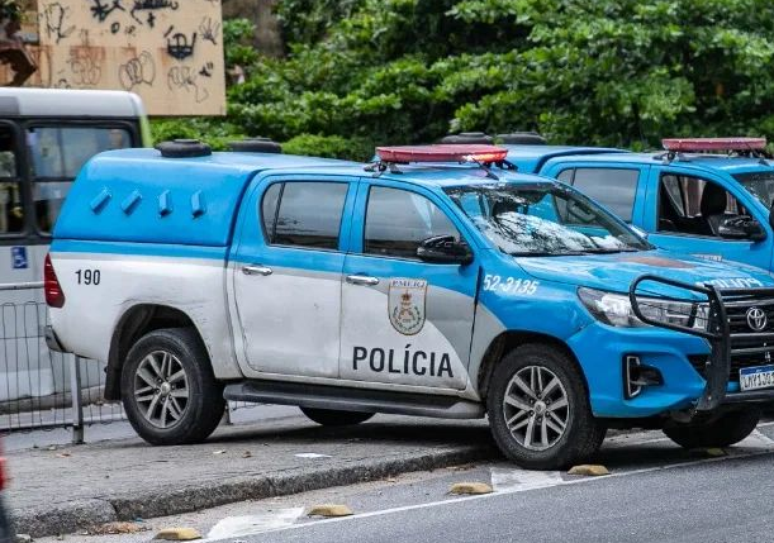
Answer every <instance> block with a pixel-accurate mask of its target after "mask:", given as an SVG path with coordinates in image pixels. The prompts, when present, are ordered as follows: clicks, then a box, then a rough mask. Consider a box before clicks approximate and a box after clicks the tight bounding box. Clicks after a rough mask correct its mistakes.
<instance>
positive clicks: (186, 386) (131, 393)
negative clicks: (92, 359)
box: [121, 328, 226, 445]
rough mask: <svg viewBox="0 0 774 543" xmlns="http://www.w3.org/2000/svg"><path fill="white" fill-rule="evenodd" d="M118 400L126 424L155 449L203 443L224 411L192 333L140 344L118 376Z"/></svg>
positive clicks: (161, 335) (167, 333)
mask: <svg viewBox="0 0 774 543" xmlns="http://www.w3.org/2000/svg"><path fill="white" fill-rule="evenodd" d="M121 397H122V401H123V404H124V410H125V411H126V414H127V416H128V418H129V422H130V423H131V424H132V426H133V427H134V429H135V430H136V431H137V433H138V434H139V435H140V437H142V438H143V439H144V440H145V441H147V442H148V443H151V444H153V445H180V444H184V443H197V442H200V441H204V440H205V439H207V437H209V435H210V434H211V433H212V432H213V431H214V430H215V428H217V426H218V423H219V422H220V420H221V418H222V417H223V412H224V410H225V408H226V402H225V400H224V399H223V387H222V385H220V384H219V383H218V382H217V381H216V380H215V377H214V375H213V373H212V367H211V365H210V359H209V356H207V351H206V350H205V348H204V345H202V342H201V339H200V338H199V336H198V335H197V334H196V332H195V331H194V330H192V329H190V328H169V329H164V330H155V331H153V332H150V333H148V334H146V335H145V336H143V337H142V338H140V340H139V341H138V342H137V343H135V345H134V346H133V347H132V349H131V350H130V351H129V355H128V356H127V359H126V362H125V363H124V367H123V369H122V371H121Z"/></svg>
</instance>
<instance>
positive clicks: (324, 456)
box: [296, 453, 330, 459]
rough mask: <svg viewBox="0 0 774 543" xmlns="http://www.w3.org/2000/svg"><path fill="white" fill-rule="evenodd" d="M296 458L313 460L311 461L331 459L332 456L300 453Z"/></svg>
mask: <svg viewBox="0 0 774 543" xmlns="http://www.w3.org/2000/svg"><path fill="white" fill-rule="evenodd" d="M296 458H311V459H317V458H330V455H328V454H319V453H299V454H297V455H296Z"/></svg>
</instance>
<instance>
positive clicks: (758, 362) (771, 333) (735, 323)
mask: <svg viewBox="0 0 774 543" xmlns="http://www.w3.org/2000/svg"><path fill="white" fill-rule="evenodd" d="M723 305H724V306H725V308H726V317H727V318H728V327H729V334H730V335H729V341H730V345H729V346H730V349H731V361H730V366H731V372H730V374H729V380H730V381H738V380H739V369H740V368H749V367H753V366H766V365H769V364H774V298H772V297H771V294H770V292H769V293H767V296H766V297H765V298H761V297H760V295H758V296H756V295H744V296H733V295H731V296H724V298H723ZM755 308H757V309H760V312H759V313H758V314H757V315H758V317H760V316H761V315H764V316H765V325H764V326H763V327H762V328H760V329H755V328H753V326H751V322H750V320H752V324H755V322H756V320H755V319H748V312H749V311H750V310H751V309H755ZM758 322H760V320H759V321H758ZM688 358H689V361H690V362H691V365H692V366H693V367H694V369H696V371H697V372H698V373H699V374H700V375H701V376H702V377H705V378H706V368H705V364H706V362H707V357H706V356H690V357H688Z"/></svg>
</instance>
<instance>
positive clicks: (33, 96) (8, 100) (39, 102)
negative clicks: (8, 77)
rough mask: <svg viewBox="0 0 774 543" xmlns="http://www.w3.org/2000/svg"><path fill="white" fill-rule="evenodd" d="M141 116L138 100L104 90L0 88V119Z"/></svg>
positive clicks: (136, 97)
mask: <svg viewBox="0 0 774 543" xmlns="http://www.w3.org/2000/svg"><path fill="white" fill-rule="evenodd" d="M144 115H145V109H144V107H143V104H142V100H140V97H139V96H137V95H136V94H134V93H131V92H125V91H108V90H75V89H33V88H11V87H4V88H0V116H2V117H79V118H89V117H94V118H100V119H102V118H106V117H114V118H137V117H142V116H144Z"/></svg>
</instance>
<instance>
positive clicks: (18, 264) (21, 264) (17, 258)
mask: <svg viewBox="0 0 774 543" xmlns="http://www.w3.org/2000/svg"><path fill="white" fill-rule="evenodd" d="M11 261H12V265H13V269H14V270H26V269H27V268H29V267H30V265H29V261H28V260H27V248H26V247H11Z"/></svg>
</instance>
